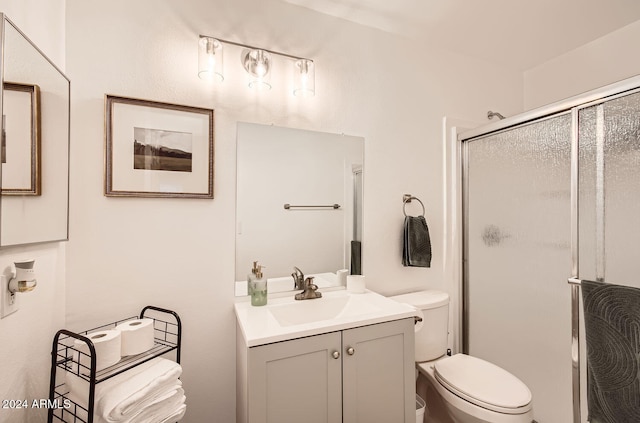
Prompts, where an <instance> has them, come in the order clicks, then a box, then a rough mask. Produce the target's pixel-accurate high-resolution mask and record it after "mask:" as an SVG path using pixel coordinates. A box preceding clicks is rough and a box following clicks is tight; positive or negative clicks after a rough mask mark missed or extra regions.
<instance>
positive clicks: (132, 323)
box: [116, 319, 154, 357]
mask: <svg viewBox="0 0 640 423" xmlns="http://www.w3.org/2000/svg"><path fill="white" fill-rule="evenodd" d="M116 330H118V331H120V332H121V333H122V347H121V350H120V351H121V354H122V356H123V357H124V356H127V355H135V354H140V353H143V352H145V351H148V350H150V349H151V348H153V346H154V341H153V338H154V326H153V319H135V320H127V321H126V322H124V323H120V324H119V325H118V326H116Z"/></svg>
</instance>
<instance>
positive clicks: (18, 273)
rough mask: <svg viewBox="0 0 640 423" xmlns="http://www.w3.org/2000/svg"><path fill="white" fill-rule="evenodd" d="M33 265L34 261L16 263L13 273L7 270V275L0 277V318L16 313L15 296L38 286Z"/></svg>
mask: <svg viewBox="0 0 640 423" xmlns="http://www.w3.org/2000/svg"><path fill="white" fill-rule="evenodd" d="M34 264H35V260H34V259H30V260H22V261H16V262H14V266H15V272H13V271H11V270H8V273H9V274H8V275H0V280H1V282H2V283H1V284H0V290H1V291H0V317H6V316H8V315H9V314H11V313H14V312H16V311H18V298H17V296H16V294H18V293H25V292H31V291H33V290H34V289H35V287H36V286H37V285H38V281H37V279H36V272H35V269H34V268H33V266H34Z"/></svg>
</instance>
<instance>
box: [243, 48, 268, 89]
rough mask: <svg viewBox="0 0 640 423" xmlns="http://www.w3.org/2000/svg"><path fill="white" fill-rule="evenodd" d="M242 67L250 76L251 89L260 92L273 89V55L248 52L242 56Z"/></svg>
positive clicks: (262, 51)
mask: <svg viewBox="0 0 640 423" xmlns="http://www.w3.org/2000/svg"><path fill="white" fill-rule="evenodd" d="M242 66H244V69H245V70H246V71H247V74H248V75H249V87H250V88H254V89H258V90H270V89H271V72H270V71H271V55H270V54H269V52H267V51H264V50H258V49H254V50H247V51H245V52H244V53H243V56H242Z"/></svg>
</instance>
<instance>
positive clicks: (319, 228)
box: [235, 122, 364, 295]
mask: <svg viewBox="0 0 640 423" xmlns="http://www.w3.org/2000/svg"><path fill="white" fill-rule="evenodd" d="M363 164H364V138H361V137H355V136H348V135H340V134H329V133H322V132H314V131H306V130H300V129H291V128H282V127H277V126H269V125H258V124H252V123H243V122H240V123H238V131H237V167H236V169H237V181H236V272H235V283H236V295H246V287H247V282H246V281H247V275H248V274H249V273H250V270H251V267H252V265H253V262H254V261H258V262H259V263H260V264H261V265H263V266H265V269H264V273H265V275H266V276H267V278H268V281H269V287H268V289H269V292H279V291H290V290H292V289H293V278H292V277H291V274H292V273H293V267H294V266H296V267H298V268H299V269H300V270H302V272H303V273H304V274H305V276H315V279H314V282H315V283H316V284H317V285H318V286H319V287H320V288H323V287H328V286H334V285H339V284H340V281H341V278H340V277H339V276H338V271H339V270H344V269H346V270H347V272H346V273H354V274H359V273H361V266H362V264H361V247H362V236H361V234H362V199H363V192H362V186H363V184H362V181H363V175H364V174H363V171H364V167H363ZM339 273H340V275H341V276H343V275H344V274H345V272H339Z"/></svg>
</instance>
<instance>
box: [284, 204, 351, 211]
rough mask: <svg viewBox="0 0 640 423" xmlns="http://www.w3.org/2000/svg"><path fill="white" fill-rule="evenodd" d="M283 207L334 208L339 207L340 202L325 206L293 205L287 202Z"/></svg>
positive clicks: (289, 208) (286, 208) (288, 208)
mask: <svg viewBox="0 0 640 423" xmlns="http://www.w3.org/2000/svg"><path fill="white" fill-rule="evenodd" d="M284 208H285V210H291V209H293V208H296V209H300V208H314V209H326V208H330V209H334V210H336V209H339V208H340V204H329V205H326V206H295V205H293V204H289V203H287V204H285V205H284Z"/></svg>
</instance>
